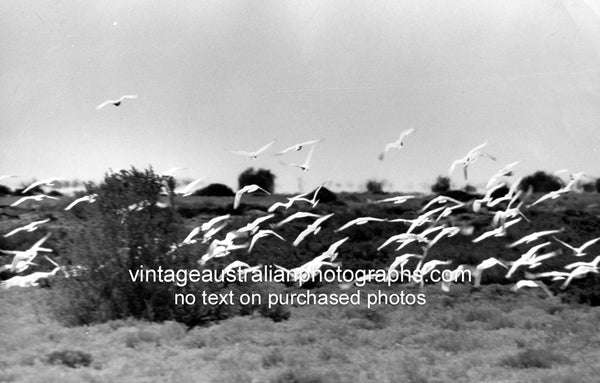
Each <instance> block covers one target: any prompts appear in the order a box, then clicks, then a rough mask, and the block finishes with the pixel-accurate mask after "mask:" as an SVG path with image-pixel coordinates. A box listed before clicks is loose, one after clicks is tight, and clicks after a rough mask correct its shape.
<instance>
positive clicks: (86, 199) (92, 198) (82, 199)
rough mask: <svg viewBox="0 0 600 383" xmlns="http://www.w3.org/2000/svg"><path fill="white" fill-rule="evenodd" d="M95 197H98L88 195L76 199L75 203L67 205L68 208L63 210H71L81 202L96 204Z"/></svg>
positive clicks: (96, 195)
mask: <svg viewBox="0 0 600 383" xmlns="http://www.w3.org/2000/svg"><path fill="white" fill-rule="evenodd" d="M97 197H98V194H90V195H86V196H83V197H80V198H77V199H76V200H75V201H73V202H71V203H70V204H69V206H67V207H66V208H65V210H71V209H72V208H73V207H74V206H75V205H77V204H78V203H81V202H89V203H94V202H96V198H97Z"/></svg>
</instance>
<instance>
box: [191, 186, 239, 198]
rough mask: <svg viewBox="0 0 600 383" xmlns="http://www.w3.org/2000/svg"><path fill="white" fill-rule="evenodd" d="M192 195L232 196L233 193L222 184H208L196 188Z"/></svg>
mask: <svg viewBox="0 0 600 383" xmlns="http://www.w3.org/2000/svg"><path fill="white" fill-rule="evenodd" d="M194 195H198V196H206V197H233V196H234V195H235V193H234V192H233V190H231V188H230V187H229V186H227V185H224V184H210V185H208V186H206V187H203V188H202V189H198V190H196V192H195V193H194Z"/></svg>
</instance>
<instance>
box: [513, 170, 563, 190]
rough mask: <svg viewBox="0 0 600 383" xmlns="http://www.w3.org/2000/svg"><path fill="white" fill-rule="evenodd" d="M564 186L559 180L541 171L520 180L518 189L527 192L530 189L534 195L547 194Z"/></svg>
mask: <svg viewBox="0 0 600 383" xmlns="http://www.w3.org/2000/svg"><path fill="white" fill-rule="evenodd" d="M563 186H564V183H563V182H562V181H561V179H560V178H558V177H556V176H555V175H552V174H548V173H546V172H543V171H537V172H535V173H533V174H532V175H529V176H527V177H525V178H523V179H522V180H521V183H520V184H519V189H521V190H523V191H525V192H526V191H528V190H529V189H530V188H531V189H532V191H533V192H534V193H548V192H551V191H555V190H558V189H560V188H561V187H563Z"/></svg>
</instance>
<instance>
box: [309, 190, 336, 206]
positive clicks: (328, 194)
mask: <svg viewBox="0 0 600 383" xmlns="http://www.w3.org/2000/svg"><path fill="white" fill-rule="evenodd" d="M318 190H319V192H318V193H317V197H316V199H317V200H319V203H331V202H335V201H337V196H336V195H335V193H334V192H332V191H331V190H329V189H327V188H326V187H324V186H323V187H322V188H320V189H318ZM315 192H317V189H315V190H313V191H312V192H311V193H310V194H309V196H310V197H311V198H312V196H313V195H314V194H315Z"/></svg>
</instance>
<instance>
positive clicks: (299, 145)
mask: <svg viewBox="0 0 600 383" xmlns="http://www.w3.org/2000/svg"><path fill="white" fill-rule="evenodd" d="M322 141H323V139H322V138H320V139H318V140H310V141H305V142H301V143H299V144H296V145H292V146H290V147H289V148H287V149H284V150H282V151H280V152H279V153H276V154H275V155H276V156H281V155H282V154H285V153H287V152H289V151H292V150H295V151H300V150H302V149H303V148H304V147H305V146H308V145H314V144H316V143H319V142H322Z"/></svg>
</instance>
